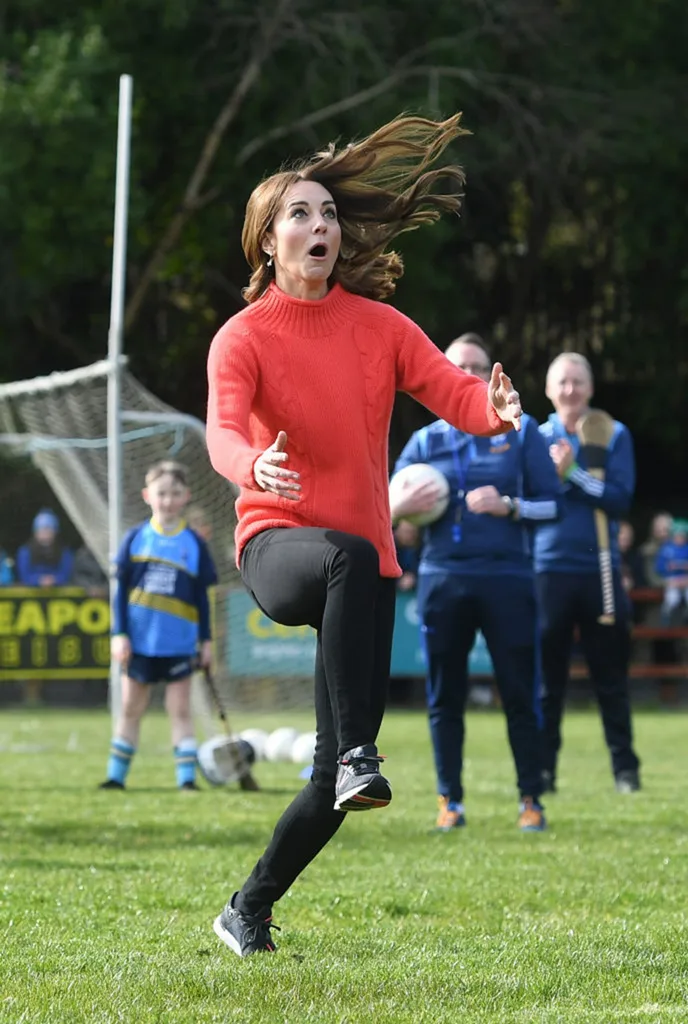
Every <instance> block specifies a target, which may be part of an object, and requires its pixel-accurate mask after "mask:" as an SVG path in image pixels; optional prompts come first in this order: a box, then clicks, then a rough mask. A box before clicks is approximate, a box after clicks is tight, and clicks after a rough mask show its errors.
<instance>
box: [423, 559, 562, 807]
mask: <svg viewBox="0 0 688 1024" xmlns="http://www.w3.org/2000/svg"><path fill="white" fill-rule="evenodd" d="M418 614H419V617H420V621H421V629H422V631H423V636H424V639H425V647H426V656H427V665H428V672H427V682H426V696H427V705H428V714H429V719H430V734H431V737H432V746H433V751H434V755H435V769H436V772H437V788H438V792H439V793H440V795H441V796H447V797H449V799H450V800H452V801H456V802H457V803H461V802H462V801H463V792H464V791H463V781H462V770H463V744H464V733H465V725H464V717H465V707H466V697H467V694H468V688H469V677H468V655H469V652H470V650H471V648H472V646H473V643H474V641H475V635H476V631H477V630H478V629H480V630H482V632H483V635H484V637H485V640H486V643H487V647H488V650H489V652H490V656H491V658H492V662H493V665H494V672H495V681H496V683H497V687H498V690H499V695H500V697H501V700H502V705H503V708H504V713H505V715H506V721H507V732H508V736H509V743H510V745H511V751H512V754H513V757H514V762H515V764H516V775H517V783H518V789H519V792H520V794H521V795H522V796H526V795H527V796H532V797H538V796H539V795H540V793H541V792H542V763H541V756H540V753H541V747H540V743H541V734H540V719H539V713H540V712H539V701H538V693H539V688H540V683H539V673H538V660H539V659H538V652H537V643H536V641H537V616H536V605H535V592H534V587H533V580H532V578H531V577H521V576H517V575H510V576H508V575H504V576H499V577H498V579H497V578H495V577H494V576H459V575H456V574H453V573H431V574H428V575H422V576H421V577H420V578H419V581H418Z"/></svg>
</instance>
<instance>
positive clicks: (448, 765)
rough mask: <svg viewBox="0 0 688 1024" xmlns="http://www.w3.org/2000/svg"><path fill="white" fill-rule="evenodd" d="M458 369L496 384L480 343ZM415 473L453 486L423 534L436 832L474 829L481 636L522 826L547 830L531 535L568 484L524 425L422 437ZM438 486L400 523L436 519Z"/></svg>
mask: <svg viewBox="0 0 688 1024" xmlns="http://www.w3.org/2000/svg"><path fill="white" fill-rule="evenodd" d="M446 355H447V357H448V358H449V359H450V360H451V362H453V363H454V364H455V365H456V366H458V367H460V368H461V369H463V370H465V371H466V372H468V373H472V374H474V375H475V376H478V377H482V378H483V380H489V378H490V358H489V355H488V353H487V350H486V349H485V347H484V345H483V343H482V340H481V338H480V337H479V336H478V335H475V334H469V335H462V337H461V338H458V339H457V340H456V341H454V342H452V344H451V345H450V346H449V348H448V349H447V353H446ZM415 462H423V463H427V464H429V465H431V466H433V467H434V468H435V469H438V470H440V472H441V473H443V474H444V476H445V477H446V478H447V480H448V481H449V486H450V494H451V499H450V502H449V506H448V508H447V510H446V511H445V513H444V514H443V515H442V516H441V518H440V519H438V520H437V521H436V522H435V523H432V524H431V525H430V526H428V527H426V528H425V530H424V532H423V542H422V549H421V559H420V565H419V569H418V614H419V618H420V621H421V629H422V633H423V639H424V643H425V649H426V656H427V685H426V695H427V702H428V712H429V718H430V733H431V737H432V744H433V749H434V755H435V767H436V772H437V788H438V795H439V815H438V818H437V823H436V824H437V828H438V830H439V831H442V832H450V831H452V830H453V829H455V828H457V827H460V826H462V825H464V824H465V821H466V819H465V815H464V806H463V795H464V790H463V781H462V769H463V744H464V732H465V727H464V714H465V706H466V697H467V694H468V683H469V680H468V656H469V653H470V651H471V648H472V647H473V644H474V642H475V637H476V632H477V630H479V629H480V630H481V631H482V633H483V635H484V637H485V641H486V643H487V647H488V649H489V652H490V655H491V657H492V662H493V665H494V670H495V681H496V683H497V687H498V689H499V693H500V697H501V700H502V705H503V707H504V711H505V714H506V719H507V730H508V735H509V743H510V745H511V750H512V754H513V757H514V761H515V764H516V774H517V782H518V789H519V793H520V808H519V812H520V813H519V826H520V828H521V829H522V830H523V831H538V832H539V831H542V830H543V829H544V827H545V818H544V814H543V807H542V804H541V802H540V794H541V787H542V761H541V756H540V753H541V752H540V720H539V714H540V710H539V702H538V690H539V678H538V652H537V620H536V605H535V589H534V582H533V568H532V556H531V544H530V533H531V530H530V528H531V526H532V524H533V523H534V522H538V521H542V520H554V519H556V517H557V515H558V497H559V493H560V489H561V488H560V485H559V481H558V479H557V474H556V472H555V471H554V468H553V466H552V463H551V460H550V458H549V456H548V453H547V446H546V445H545V444H544V442H543V440H542V438H541V436H540V434H539V432H538V428H537V423H536V422H535V421H534V420H533V419H531V418H530V417H529V416H524V417H523V426H522V430H521V433H520V434H517V433H515V432H512V433H510V434H506V435H501V436H499V437H485V438H482V437H473V436H472V435H470V434H465V433H462V432H461V431H460V430H456V429H455V428H454V427H452V426H450V425H449V424H448V423H446V422H445V421H444V420H437V421H436V422H435V423H433V424H431V425H430V426H429V427H424V428H423V429H422V430H418V431H416V433H415V434H413V435H412V437H411V439H410V440H409V442H408V444H407V445H406V447H405V448H404V450H403V452H402V453H401V455H400V457H399V459H398V461H397V464H396V467H395V472H398V471H399V470H400V469H402V468H403V467H404V466H407V465H410V464H411V463H415ZM436 498H437V494H436V493H435V492H434V489H433V485H432V484H430V485H428V484H424V485H410V486H409V488H408V489H407V490H406V491H405V492H404V493H403V494H402V495H401V496H400V497H399V498H398V499H394V501H393V503H392V517H393V518H394V519H397V518H401V519H403V517H404V515H410V514H412V513H414V512H422V511H425V510H427V509H430V508H432V506H433V504H434V502H435V500H436Z"/></svg>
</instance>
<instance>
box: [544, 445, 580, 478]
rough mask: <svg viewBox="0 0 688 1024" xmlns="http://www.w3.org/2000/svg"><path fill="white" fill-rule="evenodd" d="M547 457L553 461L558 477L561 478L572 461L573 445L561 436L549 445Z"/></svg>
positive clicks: (569, 467) (573, 457)
mask: <svg viewBox="0 0 688 1024" xmlns="http://www.w3.org/2000/svg"><path fill="white" fill-rule="evenodd" d="M549 457H550V459H551V460H552V462H553V463H554V468H555V469H556V471H557V475H558V477H559V479H560V480H563V479H564V478H565V476H566V474H567V473H568V471H569V470H570V469H571V466H572V465H573V463H574V459H575V456H574V451H573V445H571V444H569V442H568V441H565V440H564V438H563V437H562V438H560V439H559V440H558V441H555V442H554V444H551V445H550V446H549Z"/></svg>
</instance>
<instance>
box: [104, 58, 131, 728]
mask: <svg viewBox="0 0 688 1024" xmlns="http://www.w3.org/2000/svg"><path fill="white" fill-rule="evenodd" d="M132 84H133V82H132V77H131V75H121V76H120V80H119V113H118V118H117V174H116V180H115V224H114V235H113V246H112V290H111V294H110V329H109V331H108V363H109V373H108V393H107V404H108V408H107V430H108V435H107V436H108V561H109V565H110V573H111V575H110V608H111V610H112V608H113V603H114V593H115V586H114V582H115V581H114V578H113V576H112V569H113V566H114V562H115V557H116V555H117V550H118V548H119V544H120V540H121V537H122V438H121V421H120V411H121V402H122V397H121V392H122V384H121V357H122V348H123V346H122V338H123V327H124V296H125V291H126V262H127V215H128V206H129V152H130V140H131V97H132ZM120 706H121V682H120V673H119V666H118V665H117V664H115V663H112V664H111V666H110V711H111V714H112V716H113V719H116V718H117V716H118V715H119V711H120Z"/></svg>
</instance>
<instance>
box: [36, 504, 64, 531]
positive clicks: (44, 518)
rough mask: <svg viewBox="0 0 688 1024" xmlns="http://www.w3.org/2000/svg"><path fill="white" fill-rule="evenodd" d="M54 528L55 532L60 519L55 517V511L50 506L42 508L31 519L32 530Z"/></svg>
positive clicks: (58, 526)
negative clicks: (32, 519)
mask: <svg viewBox="0 0 688 1024" xmlns="http://www.w3.org/2000/svg"><path fill="white" fill-rule="evenodd" d="M46 529H48V530H54V531H55V533H57V531H58V530H59V529H60V520H59V519H58V518H57V516H56V515H55V513H54V512H53V510H52V509H50V508H42V509H41V511H40V512H39V513H38V515H37V516H36V518H35V519H34V521H33V532H34V533H35V532H36V530H46Z"/></svg>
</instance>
